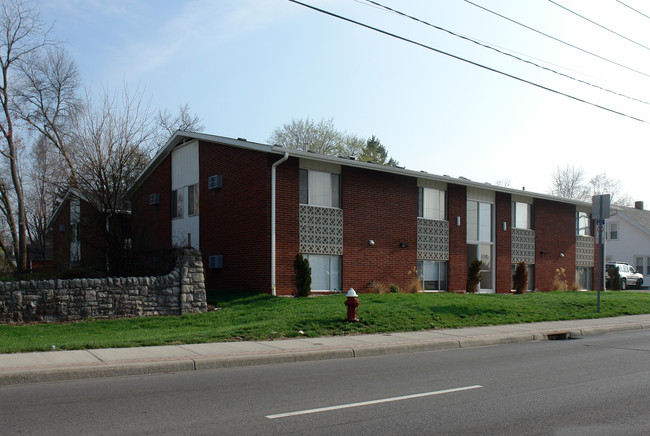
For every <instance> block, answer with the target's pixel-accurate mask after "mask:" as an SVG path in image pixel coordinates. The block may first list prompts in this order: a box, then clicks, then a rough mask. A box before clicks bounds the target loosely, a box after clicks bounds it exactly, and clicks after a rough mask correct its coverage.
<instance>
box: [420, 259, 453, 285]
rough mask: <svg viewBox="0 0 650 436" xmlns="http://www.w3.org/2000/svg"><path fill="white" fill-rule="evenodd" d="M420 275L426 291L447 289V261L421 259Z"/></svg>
mask: <svg viewBox="0 0 650 436" xmlns="http://www.w3.org/2000/svg"><path fill="white" fill-rule="evenodd" d="M418 277H419V278H420V280H422V289H423V290H425V291H446V290H447V262H433V261H428V260H421V261H419V262H418Z"/></svg>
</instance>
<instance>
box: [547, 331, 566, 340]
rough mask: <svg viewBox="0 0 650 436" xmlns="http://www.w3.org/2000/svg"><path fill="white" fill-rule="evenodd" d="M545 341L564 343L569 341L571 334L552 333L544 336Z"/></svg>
mask: <svg viewBox="0 0 650 436" xmlns="http://www.w3.org/2000/svg"><path fill="white" fill-rule="evenodd" d="M546 339H548V340H549V341H566V340H567V339H571V334H570V333H569V332H553V333H548V334H547V335H546Z"/></svg>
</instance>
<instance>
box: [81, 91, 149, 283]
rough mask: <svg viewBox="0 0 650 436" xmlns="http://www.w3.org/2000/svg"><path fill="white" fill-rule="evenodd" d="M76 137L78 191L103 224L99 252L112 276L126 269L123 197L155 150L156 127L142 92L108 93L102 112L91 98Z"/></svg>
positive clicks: (125, 205) (126, 206) (100, 106)
mask: <svg viewBox="0 0 650 436" xmlns="http://www.w3.org/2000/svg"><path fill="white" fill-rule="evenodd" d="M83 107H84V109H83V110H82V112H81V114H80V115H79V117H77V122H76V124H75V132H74V142H75V146H74V167H75V173H76V174H77V190H78V191H79V192H80V193H81V194H82V195H83V196H84V197H85V200H87V201H88V202H89V203H90V204H91V206H92V207H93V208H94V209H95V210H96V211H97V213H98V216H99V218H100V219H101V220H102V222H101V223H98V224H99V225H98V226H97V227H98V228H99V229H101V232H102V235H101V237H99V238H97V240H96V241H90V242H93V243H95V244H96V248H97V249H98V250H99V251H101V252H103V253H104V254H105V256H106V269H107V272H109V273H119V272H121V271H120V270H121V269H122V268H123V267H124V266H125V265H124V261H125V258H124V256H123V254H124V237H125V235H124V234H123V232H122V231H121V230H120V229H118V228H117V227H120V226H124V225H125V224H124V219H125V216H126V211H127V210H128V208H129V206H128V204H127V203H126V199H125V193H126V191H127V189H128V188H129V186H130V185H131V183H133V181H134V180H135V178H136V177H137V176H138V175H139V174H140V172H141V171H142V170H143V168H144V167H145V166H146V165H147V163H148V162H149V160H150V158H151V155H152V154H153V152H154V150H155V149H156V147H157V143H156V139H157V136H156V133H157V129H158V125H157V124H156V122H155V116H154V113H153V112H152V111H151V110H150V108H149V105H148V104H147V103H146V102H145V100H144V96H143V93H142V91H140V90H136V91H135V92H130V91H129V90H128V89H127V87H126V86H125V87H124V89H123V91H122V92H121V93H114V94H111V93H109V92H105V94H104V96H103V100H102V101H101V104H100V105H99V106H97V105H95V103H94V102H93V100H92V99H91V98H90V97H87V100H86V103H85V104H84V106H83Z"/></svg>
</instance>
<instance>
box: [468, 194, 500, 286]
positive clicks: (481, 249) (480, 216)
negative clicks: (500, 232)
mask: <svg viewBox="0 0 650 436" xmlns="http://www.w3.org/2000/svg"><path fill="white" fill-rule="evenodd" d="M470 202H472V203H476V222H475V223H474V222H473V220H470V216H469V210H470V207H469V205H470ZM486 206H489V209H490V210H489V213H488V215H489V223H488V225H487V226H486V224H485V214H486ZM495 209H496V208H495V206H494V203H493V202H491V201H485V200H479V199H474V198H468V199H467V211H466V217H467V218H466V222H467V235H466V240H467V252H468V254H469V251H470V246H471V247H476V254H475V256H476V258H477V259H479V260H481V261H483V256H482V254H483V253H485V250H486V249H487V250H488V252H489V260H490V262H489V264H488V266H489V267H490V268H489V269H483V270H481V273H488V274H489V277H490V283H487V282H486V279H485V275H486V274H484V275H483V280H482V281H481V283H480V284H479V292H480V291H486V292H494V280H495V275H496V274H495V261H496V259H495V255H494V221H495V213H496V211H495ZM481 211H482V212H481ZM470 224H474V225H475V226H476V229H475V231H476V239H471V238H470ZM486 233H487V234H489V236H487V235H486ZM472 236H473V235H472ZM469 257H471V256H468V259H467V264H468V265H469V264H471V263H472V261H473V260H474V258H472V259H470V258H469ZM488 286H489V287H488Z"/></svg>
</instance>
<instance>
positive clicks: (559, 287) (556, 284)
mask: <svg viewBox="0 0 650 436" xmlns="http://www.w3.org/2000/svg"><path fill="white" fill-rule="evenodd" d="M551 289H552V290H553V291H566V290H568V289H569V286H568V284H567V280H566V269H564V267H560V268H557V269H556V270H555V276H553V284H552V285H551Z"/></svg>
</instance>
